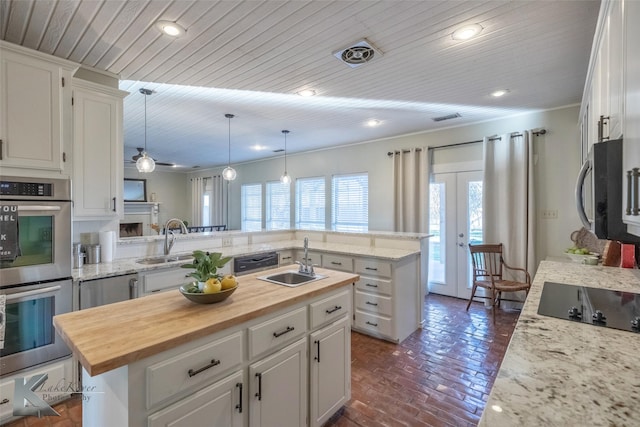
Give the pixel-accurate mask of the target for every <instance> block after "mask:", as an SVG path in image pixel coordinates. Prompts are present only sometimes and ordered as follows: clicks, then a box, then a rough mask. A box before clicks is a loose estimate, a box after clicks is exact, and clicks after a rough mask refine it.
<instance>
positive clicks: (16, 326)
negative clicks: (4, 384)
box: [0, 297, 55, 356]
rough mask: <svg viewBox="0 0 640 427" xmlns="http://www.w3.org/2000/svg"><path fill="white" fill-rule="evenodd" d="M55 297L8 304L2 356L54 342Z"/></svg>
mask: <svg viewBox="0 0 640 427" xmlns="http://www.w3.org/2000/svg"><path fill="white" fill-rule="evenodd" d="M54 314H55V300H54V297H44V298H38V299H33V300H28V301H21V302H17V303H11V304H7V306H6V313H5V316H6V328H5V334H6V335H5V337H4V349H2V350H1V351H0V356H8V355H10V354H14V353H19V352H21V351H27V350H31V349H34V348H37V347H42V346H45V345H48V344H51V343H52V342H53V336H54V329H53V315H54Z"/></svg>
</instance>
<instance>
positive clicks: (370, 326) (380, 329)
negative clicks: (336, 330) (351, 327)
mask: <svg viewBox="0 0 640 427" xmlns="http://www.w3.org/2000/svg"><path fill="white" fill-rule="evenodd" d="M355 326H356V327H357V328H360V329H363V330H366V331H370V332H374V333H376V334H380V335H385V336H388V337H391V319H389V318H388V317H384V316H378V315H375V314H371V313H364V312H362V311H360V310H357V309H356V320H355Z"/></svg>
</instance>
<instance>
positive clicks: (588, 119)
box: [580, 0, 625, 160]
mask: <svg viewBox="0 0 640 427" xmlns="http://www.w3.org/2000/svg"><path fill="white" fill-rule="evenodd" d="M624 7H625V5H624V2H623V1H617V0H612V1H604V2H603V3H602V5H601V9H600V16H599V18H598V26H597V28H596V34H595V37H594V43H593V50H592V52H591V60H590V62H589V71H588V74H587V81H586V84H585V90H584V97H583V102H582V109H581V115H580V118H581V134H582V158H583V160H584V159H585V158H586V155H587V153H588V151H589V149H590V148H591V146H592V145H593V144H594V143H595V142H600V141H606V140H612V139H618V138H620V137H621V136H622V131H623V127H624V86H623V85H624V56H623V37H624V26H623V23H624Z"/></svg>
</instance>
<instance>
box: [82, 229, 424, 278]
mask: <svg viewBox="0 0 640 427" xmlns="http://www.w3.org/2000/svg"><path fill="white" fill-rule="evenodd" d="M187 236H188V235H187ZM292 249H302V244H301V242H299V241H296V240H284V241H276V242H268V243H254V244H248V245H234V246H228V247H222V248H220V247H217V248H206V247H203V248H202V250H203V251H210V252H221V253H222V254H223V255H224V256H232V257H236V256H243V255H250V254H256V253H262V252H270V251H283V250H292ZM309 251H311V252H313V251H321V252H324V253H334V254H341V255H353V256H364V257H372V258H379V259H385V260H389V261H398V260H401V259H403V258H405V257H408V256H412V255H417V254H420V251H419V250H410V249H398V248H381V247H373V246H363V245H349V244H343V243H328V242H310V243H309ZM189 253H191V252H176V253H173V252H172V253H171V255H172V256H175V255H184V254H189ZM140 258H147V257H146V256H140V257H136V258H125V259H115V260H113V262H109V263H99V264H84V265H83V266H82V268H76V269H73V270H72V277H73V280H91V279H100V278H104V277H112V276H120V275H124V274H131V273H137V272H140V271H149V270H158V269H162V268H168V267H175V266H179V265H181V264H187V263H189V262H191V260H190V259H187V260H183V261H173V262H168V263H163V264H151V265H149V264H140V263H137V262H136V259H140Z"/></svg>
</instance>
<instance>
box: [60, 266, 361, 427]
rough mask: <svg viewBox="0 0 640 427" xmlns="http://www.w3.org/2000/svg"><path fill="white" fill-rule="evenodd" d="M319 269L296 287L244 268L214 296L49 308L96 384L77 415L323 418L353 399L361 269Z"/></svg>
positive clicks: (189, 420)
mask: <svg viewBox="0 0 640 427" xmlns="http://www.w3.org/2000/svg"><path fill="white" fill-rule="evenodd" d="M287 269H290V267H289V268H287V267H280V268H278V269H274V270H270V271H269V273H276V272H279V271H286V270H287ZM318 273H319V274H322V275H325V276H327V277H326V278H324V279H320V280H317V281H314V282H310V283H308V284H305V285H303V286H299V287H295V288H289V287H285V286H279V285H276V284H272V283H268V282H265V281H262V280H259V279H258V276H260V275H261V274H262V275H264V274H265V272H262V273H254V274H249V275H246V276H242V277H240V279H239V282H240V284H239V287H238V289H237V290H236V292H235V293H234V294H233V295H231V296H230V297H229V298H228V299H227V300H225V301H223V302H220V303H217V304H210V305H209V304H203V305H199V304H195V303H192V302H190V301H189V300H187V299H186V298H184V297H183V296H182V295H181V294H180V293H179V291H178V290H172V291H167V292H163V293H159V294H154V295H150V296H146V297H143V298H137V299H133V300H129V301H124V302H120V303H115V304H110V305H106V306H101V307H96V308H91V309H88V310H82V311H77V312H72V313H67V314H63V315H60V316H56V317H55V318H54V325H55V327H56V329H57V331H58V332H59V333H60V335H61V336H62V337H63V339H64V341H65V342H66V343H67V344H68V345H69V347H70V348H71V349H72V351H73V354H74V355H75V356H76V357H77V358H78V360H79V361H80V363H81V364H82V366H83V368H84V370H83V371H84V372H83V389H84V390H85V391H86V390H91V392H86V393H85V396H84V397H85V400H84V402H83V424H84V425H87V426H89V425H90V426H96V427H97V426H114V425H118V426H130V427H134V426H164V425H168V424H169V423H171V422H176V421H177V422H178V424H176V425H185V426H186V425H205V422H206V423H207V425H210V424H211V423H212V420H215V421H214V422H213V423H214V424H215V425H225V426H230V427H231V426H234V427H235V426H246V425H249V422H250V425H251V426H254V425H256V426H257V425H312V426H319V425H321V424H322V423H324V421H326V420H327V419H328V418H329V417H330V416H331V415H332V414H333V413H335V411H337V410H338V409H339V408H340V407H341V406H342V405H343V404H344V403H345V402H346V401H347V400H348V399H349V398H350V334H349V330H350V320H351V315H350V314H351V301H350V298H351V286H352V283H354V282H355V281H356V280H357V279H358V278H359V276H358V275H357V274H353V273H347V272H341V271H334V270H327V269H321V268H320V269H318ZM307 380H308V383H307ZM307 396H309V397H308V398H307ZM171 425H174V424H171Z"/></svg>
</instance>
